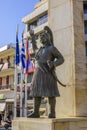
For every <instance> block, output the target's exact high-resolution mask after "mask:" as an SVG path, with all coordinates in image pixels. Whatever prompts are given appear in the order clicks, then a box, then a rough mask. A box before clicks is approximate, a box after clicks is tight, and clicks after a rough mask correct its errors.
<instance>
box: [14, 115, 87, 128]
mask: <svg viewBox="0 0 87 130" xmlns="http://www.w3.org/2000/svg"><path fill="white" fill-rule="evenodd" d="M12 130H87V117H72V118H70V117H69V118H58V119H48V118H44V117H42V118H33V119H32V118H31V119H30V118H15V119H14V120H13V121H12Z"/></svg>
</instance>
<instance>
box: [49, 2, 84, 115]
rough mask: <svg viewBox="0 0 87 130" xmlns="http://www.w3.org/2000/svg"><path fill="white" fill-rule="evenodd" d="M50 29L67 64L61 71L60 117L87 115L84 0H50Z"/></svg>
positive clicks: (63, 65) (59, 75) (58, 103)
mask: <svg viewBox="0 0 87 130" xmlns="http://www.w3.org/2000/svg"><path fill="white" fill-rule="evenodd" d="M48 14H49V20H48V21H49V26H50V27H51V29H52V31H53V36H54V44H55V46H56V47H57V48H58V50H59V51H60V52H61V53H62V54H63V56H64V59H65V62H64V64H62V65H61V66H59V67H58V68H57V76H58V78H59V80H60V81H61V82H62V83H64V84H66V85H67V86H66V88H64V87H62V86H61V85H59V84H58V86H59V91H60V97H58V98H57V104H56V114H57V117H67V116H68V117H71V116H87V74H86V73H87V70H86V54H85V40H84V20H83V19H84V18H83V14H84V12H83V1H82V0H49V10H48Z"/></svg>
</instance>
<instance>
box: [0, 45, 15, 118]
mask: <svg viewBox="0 0 87 130" xmlns="http://www.w3.org/2000/svg"><path fill="white" fill-rule="evenodd" d="M14 56H15V48H14V47H12V45H6V46H4V47H2V48H0V108H1V109H0V112H2V113H4V114H6V113H7V112H9V111H12V110H13V99H14V90H13V89H14V71H15V68H14ZM9 99H11V100H9ZM4 116H6V115H4Z"/></svg>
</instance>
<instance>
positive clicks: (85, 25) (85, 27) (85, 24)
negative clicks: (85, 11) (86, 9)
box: [84, 20, 87, 34]
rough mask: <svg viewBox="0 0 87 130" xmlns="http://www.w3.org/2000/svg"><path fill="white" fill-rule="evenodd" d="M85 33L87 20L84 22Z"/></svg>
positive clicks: (86, 31)
mask: <svg viewBox="0 0 87 130" xmlns="http://www.w3.org/2000/svg"><path fill="white" fill-rule="evenodd" d="M84 28H85V34H87V20H85V22H84Z"/></svg>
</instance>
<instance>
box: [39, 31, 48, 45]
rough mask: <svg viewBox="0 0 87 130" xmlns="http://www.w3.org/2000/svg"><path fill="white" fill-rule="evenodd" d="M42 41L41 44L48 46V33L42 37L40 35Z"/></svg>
mask: <svg viewBox="0 0 87 130" xmlns="http://www.w3.org/2000/svg"><path fill="white" fill-rule="evenodd" d="M40 41H41V43H42V44H43V45H44V44H47V42H48V37H47V34H46V33H42V34H41V35H40Z"/></svg>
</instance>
